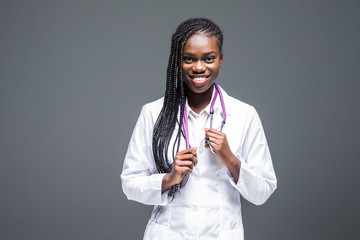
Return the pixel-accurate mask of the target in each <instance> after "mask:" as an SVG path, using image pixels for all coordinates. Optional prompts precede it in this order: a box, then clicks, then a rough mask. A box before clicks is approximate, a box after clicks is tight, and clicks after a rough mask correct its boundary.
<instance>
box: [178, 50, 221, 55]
mask: <svg viewBox="0 0 360 240" xmlns="http://www.w3.org/2000/svg"><path fill="white" fill-rule="evenodd" d="M210 54H216V52H215V51H210V52H206V53H204V55H210ZM184 55H189V56H195V54H192V53H188V52H184Z"/></svg>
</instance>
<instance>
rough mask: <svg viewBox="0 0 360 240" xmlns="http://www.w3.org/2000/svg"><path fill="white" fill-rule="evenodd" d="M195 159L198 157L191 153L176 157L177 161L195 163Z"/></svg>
mask: <svg viewBox="0 0 360 240" xmlns="http://www.w3.org/2000/svg"><path fill="white" fill-rule="evenodd" d="M194 158H196V157H195V156H194V155H193V154H191V153H188V154H183V155H178V156H176V159H179V160H181V161H193V159H194Z"/></svg>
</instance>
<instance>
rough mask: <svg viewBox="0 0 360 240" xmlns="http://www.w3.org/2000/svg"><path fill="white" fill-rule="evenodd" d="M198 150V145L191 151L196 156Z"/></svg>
mask: <svg viewBox="0 0 360 240" xmlns="http://www.w3.org/2000/svg"><path fill="white" fill-rule="evenodd" d="M196 151H197V147H193V148H192V149H191V153H192V154H193V155H194V156H195V157H196V155H197V153H196Z"/></svg>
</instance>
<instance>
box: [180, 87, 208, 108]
mask: <svg viewBox="0 0 360 240" xmlns="http://www.w3.org/2000/svg"><path fill="white" fill-rule="evenodd" d="M213 91H214V86H212V87H210V88H209V89H208V90H206V91H205V92H203V93H194V92H192V91H189V89H186V97H187V99H188V104H189V106H190V107H191V109H192V110H193V111H194V112H196V113H200V112H201V110H203V109H204V108H206V106H207V105H209V103H210V101H211V97H212V93H213Z"/></svg>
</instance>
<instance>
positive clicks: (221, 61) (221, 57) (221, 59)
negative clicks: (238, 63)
mask: <svg viewBox="0 0 360 240" xmlns="http://www.w3.org/2000/svg"><path fill="white" fill-rule="evenodd" d="M223 57H224V55H223V54H222V53H221V55H220V67H221V65H222V63H223V59H224V58H223Z"/></svg>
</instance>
